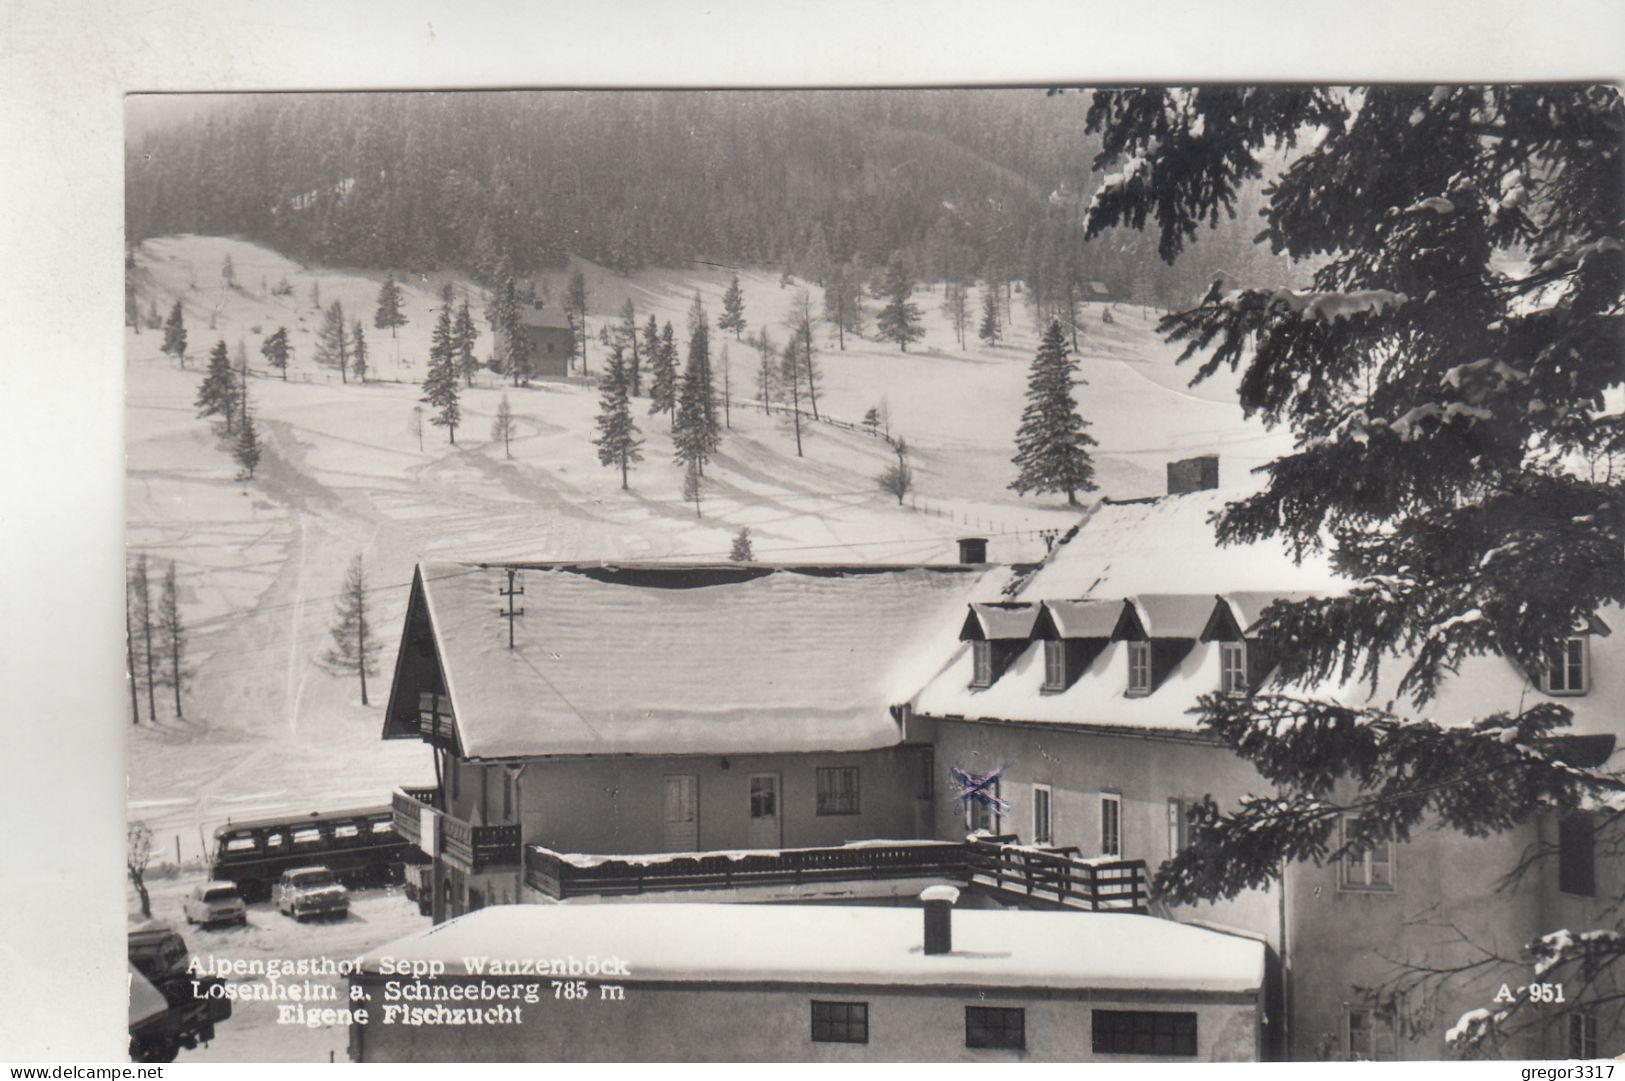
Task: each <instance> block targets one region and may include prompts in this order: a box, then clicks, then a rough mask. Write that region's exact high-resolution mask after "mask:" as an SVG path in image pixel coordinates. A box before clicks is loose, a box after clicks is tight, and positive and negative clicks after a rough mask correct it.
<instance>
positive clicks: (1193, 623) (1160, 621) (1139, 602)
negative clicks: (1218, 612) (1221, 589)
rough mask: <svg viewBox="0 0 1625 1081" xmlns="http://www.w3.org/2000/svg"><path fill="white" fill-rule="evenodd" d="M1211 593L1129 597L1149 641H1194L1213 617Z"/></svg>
mask: <svg viewBox="0 0 1625 1081" xmlns="http://www.w3.org/2000/svg"><path fill="white" fill-rule="evenodd" d="M1218 602H1219V599H1218V598H1217V597H1215V596H1214V595H1213V594H1212V593H1140V594H1137V595H1135V596H1133V597H1130V598H1129V604H1130V605H1131V606H1132V607H1133V609H1134V614H1135V615H1136V616H1138V617H1139V620H1140V628H1141V629H1142V630H1144V631H1145V633H1146V636H1147V637H1148V638H1196V637H1199V636H1200V635H1201V633H1202V631H1203V630H1204V629H1205V628H1206V627H1207V623H1208V620H1210V619H1212V618H1213V608H1214V606H1215V605H1217V604H1218Z"/></svg>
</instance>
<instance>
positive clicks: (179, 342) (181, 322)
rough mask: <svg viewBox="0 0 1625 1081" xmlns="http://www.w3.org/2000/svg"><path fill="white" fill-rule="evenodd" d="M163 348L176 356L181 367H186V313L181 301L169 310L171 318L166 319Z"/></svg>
mask: <svg viewBox="0 0 1625 1081" xmlns="http://www.w3.org/2000/svg"><path fill="white" fill-rule="evenodd" d="M162 348H163V351H164V352H165V353H168V354H169V355H170V356H172V357H174V358H175V360H176V361H177V362H178V363H179V364H180V366H181V367H183V368H184V367H186V315H185V313H184V312H182V311H181V302H180V301H178V300H177V301H176V302H175V306H174V307H173V308H171V309H170V310H169V318H168V319H167V320H165V321H164V344H163V347H162Z"/></svg>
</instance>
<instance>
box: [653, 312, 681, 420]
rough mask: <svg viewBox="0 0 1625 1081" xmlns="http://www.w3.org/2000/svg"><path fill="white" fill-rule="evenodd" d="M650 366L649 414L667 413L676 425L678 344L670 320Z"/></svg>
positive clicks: (661, 335) (661, 333)
mask: <svg viewBox="0 0 1625 1081" xmlns="http://www.w3.org/2000/svg"><path fill="white" fill-rule="evenodd" d="M650 318H651V319H652V318H653V317H652V316H651V317H650ZM649 365H650V367H651V368H652V369H653V377H652V378H651V379H650V380H649V412H650V414H651V415H652V414H655V413H665V414H667V415H668V416H669V417H671V420H672V423H673V424H676V422H677V418H676V408H677V342H676V339H675V337H674V335H673V331H672V327H671V322H670V321H669V320H668V321H667V323H666V326H665V329H664V330H662V331H661V332H660V344H659V346H658V347H657V348H656V349H655V350H654V352H653V353H652V354H651V355H650V361H649Z"/></svg>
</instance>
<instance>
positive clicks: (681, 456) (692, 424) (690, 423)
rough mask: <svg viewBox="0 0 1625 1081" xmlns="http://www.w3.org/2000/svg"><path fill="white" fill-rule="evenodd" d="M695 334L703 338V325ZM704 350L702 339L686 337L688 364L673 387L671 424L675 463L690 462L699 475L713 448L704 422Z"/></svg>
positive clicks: (703, 471) (702, 472) (713, 443)
mask: <svg viewBox="0 0 1625 1081" xmlns="http://www.w3.org/2000/svg"><path fill="white" fill-rule="evenodd" d="M695 334H696V337H698V338H703V337H704V335H705V334H706V329H705V327H704V325H703V324H702V325H701V326H700V327H699V328H698V329H697V330H696V332H695ZM704 349H705V346H704V343H703V341H701V342H696V338H695V337H691V338H690V339H689V354H688V365H687V367H686V368H684V370H683V378H682V382H681V385H680V386H679V387H678V390H677V409H676V412H675V416H674V417H673V420H672V427H671V439H672V454H673V457H674V458H675V459H676V461H677V464H678V465H684V466H687V465H692V466H693V467H694V468H695V469H697V470H698V471H699V472H700V473H701V474H702V475H703V474H704V473H705V463H706V462H707V461H708V460H710V457H711V452H712V451H713V450H715V448H716V443H715V441H714V440H713V439H712V436H711V432H710V431H709V429H708V426H707V423H706V404H707V403H706V395H707V390H706V371H705V368H706V364H705V352H704Z"/></svg>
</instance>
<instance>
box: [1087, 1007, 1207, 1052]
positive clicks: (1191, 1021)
mask: <svg viewBox="0 0 1625 1081" xmlns="http://www.w3.org/2000/svg"><path fill="white" fill-rule="evenodd" d="M1089 1014H1090V1016H1089V1047H1090V1050H1091V1051H1092V1052H1093V1053H1094V1054H1096V1055H1146V1056H1156V1057H1158V1058H1189V1059H1194V1058H1196V1057H1197V1055H1198V1053H1199V1052H1200V1051H1201V1046H1202V1045H1201V1031H1202V1030H1201V1021H1200V1018H1199V1017H1198V1016H1197V1013H1196V1011H1195V1010H1102V1009H1091V1010H1090V1011H1089ZM1159 1024H1160V1025H1163V1026H1164V1027H1165V1028H1166V1029H1168V1031H1163V1032H1159V1031H1157V1028H1158V1026H1159ZM1187 1026H1188V1031H1187ZM1125 1037H1126V1038H1127V1041H1128V1044H1129V1046H1126V1047H1125V1046H1122V1041H1123V1040H1124V1038H1125ZM1142 1041H1143V1042H1142ZM1187 1041H1188V1042H1187ZM1159 1043H1162V1044H1164V1046H1159ZM1113 1044H1116V1046H1111V1045H1113ZM1167 1045H1171V1046H1167Z"/></svg>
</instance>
